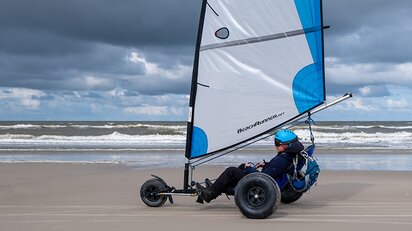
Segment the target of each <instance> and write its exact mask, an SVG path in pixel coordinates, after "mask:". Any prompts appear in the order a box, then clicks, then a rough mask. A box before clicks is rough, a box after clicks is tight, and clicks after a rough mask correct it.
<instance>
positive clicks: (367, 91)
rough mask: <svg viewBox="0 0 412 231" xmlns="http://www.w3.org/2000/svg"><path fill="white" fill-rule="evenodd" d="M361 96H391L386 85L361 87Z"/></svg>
mask: <svg viewBox="0 0 412 231" xmlns="http://www.w3.org/2000/svg"><path fill="white" fill-rule="evenodd" d="M359 94H360V95H361V96H363V97H382V96H389V95H390V93H389V92H388V90H387V88H386V86H384V85H368V86H364V87H361V88H359Z"/></svg>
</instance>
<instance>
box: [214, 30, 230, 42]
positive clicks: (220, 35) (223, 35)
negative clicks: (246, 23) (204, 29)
mask: <svg viewBox="0 0 412 231" xmlns="http://www.w3.org/2000/svg"><path fill="white" fill-rule="evenodd" d="M215 36H216V37H218V38H220V39H227V38H228V37H229V29H227V28H226V27H222V28H220V29H219V30H217V31H216V32H215Z"/></svg>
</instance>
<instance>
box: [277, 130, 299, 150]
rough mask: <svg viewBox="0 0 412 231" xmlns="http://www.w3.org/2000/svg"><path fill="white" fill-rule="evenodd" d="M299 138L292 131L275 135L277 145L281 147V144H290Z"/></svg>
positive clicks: (283, 131) (282, 131) (284, 131)
mask: <svg viewBox="0 0 412 231" xmlns="http://www.w3.org/2000/svg"><path fill="white" fill-rule="evenodd" d="M297 139H298V136H297V135H296V134H295V133H294V132H292V131H291V130H287V129H285V130H280V131H278V132H276V134H275V145H276V146H280V145H281V144H290V143H293V142H295V141H296V140H297Z"/></svg>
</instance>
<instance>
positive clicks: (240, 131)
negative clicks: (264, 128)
mask: <svg viewBox="0 0 412 231" xmlns="http://www.w3.org/2000/svg"><path fill="white" fill-rule="evenodd" d="M284 114H285V112H282V113H279V114H275V115H273V116H271V117H268V118H266V119H264V120H260V121H256V122H255V123H254V124H251V125H249V126H247V127H244V128H239V129H238V130H237V133H238V134H240V133H242V132H245V131H247V130H249V129H252V128H255V127H257V126H259V125H262V124H264V123H267V122H269V121H271V120H274V119H276V118H278V117H280V116H283V115H284Z"/></svg>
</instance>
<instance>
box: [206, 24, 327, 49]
mask: <svg viewBox="0 0 412 231" xmlns="http://www.w3.org/2000/svg"><path fill="white" fill-rule="evenodd" d="M322 29H323V28H322V27H320V26H317V27H311V28H307V29H299V30H293V31H288V32H282V33H277V34H271V35H265V36H261V37H254V38H248V39H239V40H234V41H230V42H223V43H214V44H210V45H206V46H202V47H200V49H199V51H205V50H211V49H216V48H222V47H231V46H239V45H245V44H251V43H259V42H266V41H270V40H276V39H283V38H288V37H293V36H298V35H302V34H308V33H313V32H317V31H320V30H322Z"/></svg>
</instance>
